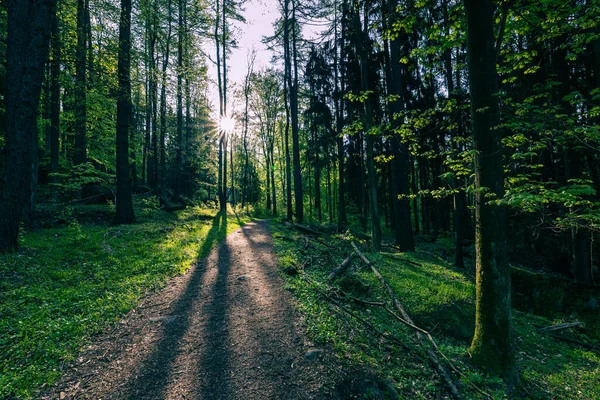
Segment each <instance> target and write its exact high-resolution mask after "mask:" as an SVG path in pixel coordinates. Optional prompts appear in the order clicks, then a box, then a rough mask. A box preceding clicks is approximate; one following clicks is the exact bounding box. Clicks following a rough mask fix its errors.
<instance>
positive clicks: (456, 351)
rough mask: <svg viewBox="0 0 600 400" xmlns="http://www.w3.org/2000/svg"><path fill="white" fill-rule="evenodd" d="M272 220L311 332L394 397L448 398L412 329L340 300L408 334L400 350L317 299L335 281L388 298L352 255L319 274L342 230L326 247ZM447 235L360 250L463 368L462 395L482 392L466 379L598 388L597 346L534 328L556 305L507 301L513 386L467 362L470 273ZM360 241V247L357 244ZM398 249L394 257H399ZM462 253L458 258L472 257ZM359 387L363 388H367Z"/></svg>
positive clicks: (582, 392)
mask: <svg viewBox="0 0 600 400" xmlns="http://www.w3.org/2000/svg"><path fill="white" fill-rule="evenodd" d="M272 229H273V231H274V232H275V249H276V251H277V254H278V256H279V259H280V262H281V267H282V268H285V267H287V266H300V265H302V264H304V263H306V264H305V266H306V275H307V277H308V278H309V280H308V281H307V280H306V279H304V278H303V277H302V276H299V277H289V276H286V275H284V276H285V279H286V282H287V285H288V286H289V287H290V289H291V290H292V291H293V292H294V293H295V295H296V297H297V299H298V304H299V308H300V310H301V311H302V312H303V313H304V316H305V321H306V324H307V327H308V332H309V334H310V336H311V339H312V340H313V341H315V342H317V343H319V344H320V345H323V346H330V347H331V348H332V349H334V351H335V353H336V355H337V356H338V357H339V358H340V359H342V360H345V362H347V363H349V364H360V365H362V366H363V367H366V368H368V369H370V370H371V371H373V373H374V374H377V375H379V376H381V377H384V378H386V379H388V380H389V381H390V382H392V383H393V385H394V387H395V388H396V390H397V391H398V393H399V394H400V396H401V398H406V399H417V398H421V399H440V398H451V396H450V393H449V391H448V390H447V388H446V387H445V385H444V383H443V381H442V380H441V379H440V378H439V377H438V375H437V374H436V372H435V371H434V369H433V368H432V367H431V365H430V363H429V361H428V359H427V356H426V355H425V354H424V353H423V351H422V349H421V348H420V347H419V345H418V344H417V341H416V339H415V335H414V332H413V331H411V330H410V329H409V328H407V327H406V326H404V325H402V324H400V323H398V322H397V321H396V320H394V319H393V318H391V317H390V315H389V314H388V313H387V312H385V311H384V310H382V309H381V308H380V307H373V306H366V305H364V304H360V303H357V302H354V301H351V300H350V299H349V298H347V297H346V298H345V299H344V300H343V305H344V307H346V308H347V309H349V310H351V311H352V312H354V313H356V314H357V315H359V316H360V317H362V318H364V319H366V320H368V321H369V322H370V323H371V324H372V325H373V326H374V327H376V328H377V329H378V330H380V331H384V332H388V333H390V334H393V335H394V336H396V337H397V338H399V339H400V340H402V341H403V342H404V343H405V344H407V345H408V347H409V348H410V350H404V349H402V348H401V347H400V346H398V345H394V343H393V342H392V341H390V340H387V339H382V338H381V337H380V336H378V335H377V334H375V333H374V332H373V331H372V330H371V329H370V328H366V327H365V326H364V325H363V324H362V323H360V322H358V321H357V320H356V319H354V318H352V317H349V316H348V314H347V313H344V312H342V311H341V310H340V309H339V307H337V306H335V305H333V304H331V302H329V301H327V300H326V298H325V296H324V295H323V293H328V296H330V297H334V298H338V299H339V298H343V295H341V293H340V290H343V291H344V292H347V293H348V294H350V295H352V296H354V297H357V298H361V299H365V300H371V301H386V302H387V301H388V299H387V295H386V294H385V292H383V290H382V289H381V286H380V284H379V281H378V280H377V278H376V277H375V276H374V274H373V273H372V272H371V271H370V269H367V268H365V267H364V265H362V264H361V263H360V261H359V260H358V259H356V260H355V261H353V266H352V267H351V269H350V271H349V273H348V275H347V276H346V277H345V278H343V279H340V280H338V281H337V282H336V283H335V284H334V285H332V286H330V285H328V284H327V283H326V281H327V276H328V274H329V272H330V270H331V269H332V268H333V267H334V266H335V265H337V264H339V263H340V262H341V261H342V260H343V259H344V258H345V257H346V255H347V254H348V252H349V250H350V245H349V242H348V240H347V239H349V238H350V237H348V236H349V235H348V236H346V237H342V236H339V235H337V236H336V235H332V236H331V237H327V238H324V242H326V243H328V244H329V245H330V246H331V247H325V246H323V245H322V244H320V243H317V242H315V241H312V240H311V241H310V244H309V246H308V248H305V241H304V240H303V238H301V236H302V234H301V233H299V232H298V231H296V230H295V229H293V228H289V227H286V226H284V225H281V224H278V223H277V222H275V221H274V222H273V223H272ZM355 241H356V240H355ZM356 243H357V244H359V243H358V242H357V241H356ZM448 243H449V241H444V240H440V241H438V242H436V243H430V242H425V241H418V246H417V247H418V249H417V251H416V252H414V253H402V254H400V255H398V254H393V253H390V252H382V253H380V254H375V253H369V252H366V253H365V254H366V255H367V257H368V258H369V260H371V261H373V262H375V263H376V266H377V268H378V269H379V270H380V272H381V273H382V275H383V276H384V277H385V279H386V280H387V281H388V282H389V284H390V285H391V286H392V288H393V290H394V291H395V293H396V294H397V296H398V298H399V299H400V300H401V302H402V303H403V305H404V307H405V308H406V310H407V311H408V313H409V314H410V315H411V316H412V318H413V320H414V321H415V323H416V324H417V325H419V326H421V327H423V328H425V329H427V330H429V331H430V332H431V333H432V335H433V337H434V338H435V340H436V342H437V344H438V345H439V347H440V349H441V350H442V351H443V352H444V354H445V355H446V356H448V358H450V359H451V360H452V362H453V363H454V364H455V365H456V366H457V368H458V369H459V370H460V371H461V372H462V374H463V376H462V377H457V376H456V375H454V377H455V378H456V380H457V381H459V382H460V390H461V394H462V396H463V397H464V398H466V399H477V398H485V397H484V396H483V395H482V394H481V393H479V392H478V391H477V390H475V389H473V388H472V385H476V386H477V387H479V388H480V389H481V390H483V391H485V392H487V393H488V394H490V395H491V396H492V398H494V399H548V398H553V399H597V398H600V362H599V361H600V358H599V352H598V351H590V350H589V349H585V348H582V347H580V346H578V345H575V344H568V343H565V342H563V341H561V340H558V339H557V338H555V337H553V336H550V335H547V334H540V333H538V331H537V329H538V328H539V327H543V326H548V325H552V324H553V323H557V322H561V320H562V319H564V318H565V316H564V315H563V316H560V315H559V314H555V318H549V317H545V316H541V315H535V314H533V313H529V312H523V311H518V310H514V313H513V324H514V330H515V344H516V359H517V366H518V370H519V374H520V383H519V385H518V386H517V387H516V388H513V389H511V390H509V389H508V388H507V387H506V386H505V385H504V383H503V382H502V380H501V379H499V378H497V377H494V376H489V375H487V374H486V373H485V372H484V371H481V370H479V369H478V368H476V367H474V366H473V365H472V364H471V363H470V361H469V356H468V349H469V345H470V340H471V338H472V335H473V329H474V315H475V286H474V283H473V278H472V276H473V274H472V273H470V272H469V271H468V270H467V271H465V270H457V269H455V268H454V267H452V266H451V264H450V262H449V260H451V258H452V257H451V251H449V250H448V248H447V247H448V245H449V244H448ZM450 245H451V244H450ZM359 246H360V244H359ZM362 248H363V249H366V246H362ZM467 253H468V254H469V252H468V251H467ZM398 256H399V257H400V258H402V260H398V259H397V257H398ZM394 257H396V258H394ZM469 261H471V260H467V265H469V264H472V263H471V262H469ZM550 295H551V294H549V296H550ZM388 304H389V303H388ZM594 329H597V328H595V327H594V326H590V329H587V328H586V331H585V332H577V331H572V330H571V331H569V332H564V333H563V334H564V335H565V336H567V337H569V338H573V339H576V340H580V341H585V342H588V343H589V340H588V339H589V338H588V337H587V336H586V334H587V333H589V332H593V331H594ZM365 397H366V398H369V397H368V395H367V394H365Z"/></svg>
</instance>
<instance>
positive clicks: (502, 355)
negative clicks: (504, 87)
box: [464, 0, 517, 384]
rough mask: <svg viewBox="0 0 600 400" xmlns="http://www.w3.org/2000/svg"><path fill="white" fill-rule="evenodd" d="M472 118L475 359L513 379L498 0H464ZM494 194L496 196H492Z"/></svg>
mask: <svg viewBox="0 0 600 400" xmlns="http://www.w3.org/2000/svg"><path fill="white" fill-rule="evenodd" d="M464 5H465V11H466V26H467V50H468V70H469V87H470V92H471V119H472V129H473V142H474V147H475V150H476V151H477V154H476V156H475V188H476V195H475V214H476V223H477V226H476V243H475V250H476V253H477V256H476V265H477V272H476V303H475V305H476V311H475V334H474V336H473V341H472V343H471V348H470V353H471V356H472V358H473V362H475V363H476V364H479V365H482V366H484V367H486V368H487V369H488V370H490V371H491V372H494V373H500V374H501V375H502V377H503V378H504V379H505V380H506V381H507V382H509V383H511V384H512V383H515V382H516V379H517V373H516V368H515V361H514V354H513V345H512V337H511V335H512V321H511V320H512V317H511V302H510V275H509V269H508V257H507V246H506V210H505V209H504V207H501V206H498V205H494V204H490V202H489V201H490V200H492V199H493V198H496V199H499V198H502V197H503V195H504V171H503V167H502V145H501V132H500V131H499V130H497V129H494V127H495V126H496V125H498V123H499V111H498V100H497V99H496V97H494V95H495V94H496V92H497V91H498V76H497V73H496V49H495V48H494V42H495V40H494V31H493V29H494V2H493V1H492V0H465V1H464ZM490 195H491V196H492V197H490Z"/></svg>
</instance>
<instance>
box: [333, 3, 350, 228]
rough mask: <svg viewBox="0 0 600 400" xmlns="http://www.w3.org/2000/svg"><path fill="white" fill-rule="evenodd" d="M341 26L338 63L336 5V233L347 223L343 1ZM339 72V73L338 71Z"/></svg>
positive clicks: (334, 66)
mask: <svg viewBox="0 0 600 400" xmlns="http://www.w3.org/2000/svg"><path fill="white" fill-rule="evenodd" d="M342 11H343V12H342V17H341V20H342V26H341V46H339V47H340V57H339V58H340V62H338V52H337V41H338V31H337V20H338V17H337V4H336V7H335V17H334V18H335V21H336V26H335V28H334V41H335V46H334V49H335V51H334V55H333V57H334V59H333V60H334V61H333V64H334V65H333V68H334V75H335V76H334V80H335V92H336V93H337V95H336V97H335V110H336V118H335V122H336V136H337V140H336V143H337V158H338V192H339V193H338V226H337V230H338V232H342V231H343V229H344V227H345V226H346V223H347V217H346V195H345V184H344V172H345V171H344V165H345V162H344V161H345V160H344V136H343V130H344V102H343V101H342V93H340V86H341V87H344V76H345V73H344V68H343V67H341V65H343V64H344V36H345V35H344V32H345V29H344V21H345V18H344V17H343V16H344V11H345V1H344V4H343V5H342ZM338 69H339V70H341V71H338ZM338 75H339V78H340V79H339V82H338ZM338 85H339V86H338Z"/></svg>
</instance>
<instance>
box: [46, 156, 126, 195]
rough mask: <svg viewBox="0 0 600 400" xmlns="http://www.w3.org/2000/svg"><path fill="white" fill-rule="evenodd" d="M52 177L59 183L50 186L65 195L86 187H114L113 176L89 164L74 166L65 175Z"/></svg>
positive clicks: (60, 174) (59, 174) (58, 174)
mask: <svg viewBox="0 0 600 400" xmlns="http://www.w3.org/2000/svg"><path fill="white" fill-rule="evenodd" d="M53 175H54V176H55V177H56V178H59V181H60V183H55V184H52V185H54V186H56V187H58V188H60V189H62V190H63V191H65V192H67V193H69V192H76V191H78V190H80V189H81V188H82V187H84V186H86V185H87V186H90V185H114V183H115V175H114V174H109V173H106V172H102V171H100V170H98V169H96V168H95V167H94V165H93V164H92V163H91V162H87V163H83V164H79V165H76V166H74V167H72V168H70V169H69V170H68V171H66V172H65V173H57V174H53Z"/></svg>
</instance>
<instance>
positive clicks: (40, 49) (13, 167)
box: [0, 0, 56, 252]
mask: <svg viewBox="0 0 600 400" xmlns="http://www.w3.org/2000/svg"><path fill="white" fill-rule="evenodd" d="M55 13H56V0H38V1H32V0H11V1H9V3H8V18H7V19H8V37H7V53H6V80H7V92H6V119H7V127H6V169H5V171H4V179H3V181H2V183H1V185H0V252H8V251H14V250H16V249H17V245H18V234H19V224H20V221H21V217H22V213H23V210H24V207H25V206H26V204H27V202H28V198H29V191H30V190H31V155H32V152H31V149H32V148H33V147H34V146H35V148H36V149H37V143H33V140H34V137H35V132H36V130H37V120H36V117H37V112H38V105H39V101H40V93H41V90H42V84H43V80H44V65H45V63H46V61H47V60H48V53H49V44H50V32H51V29H52V20H53V19H54V16H55Z"/></svg>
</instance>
